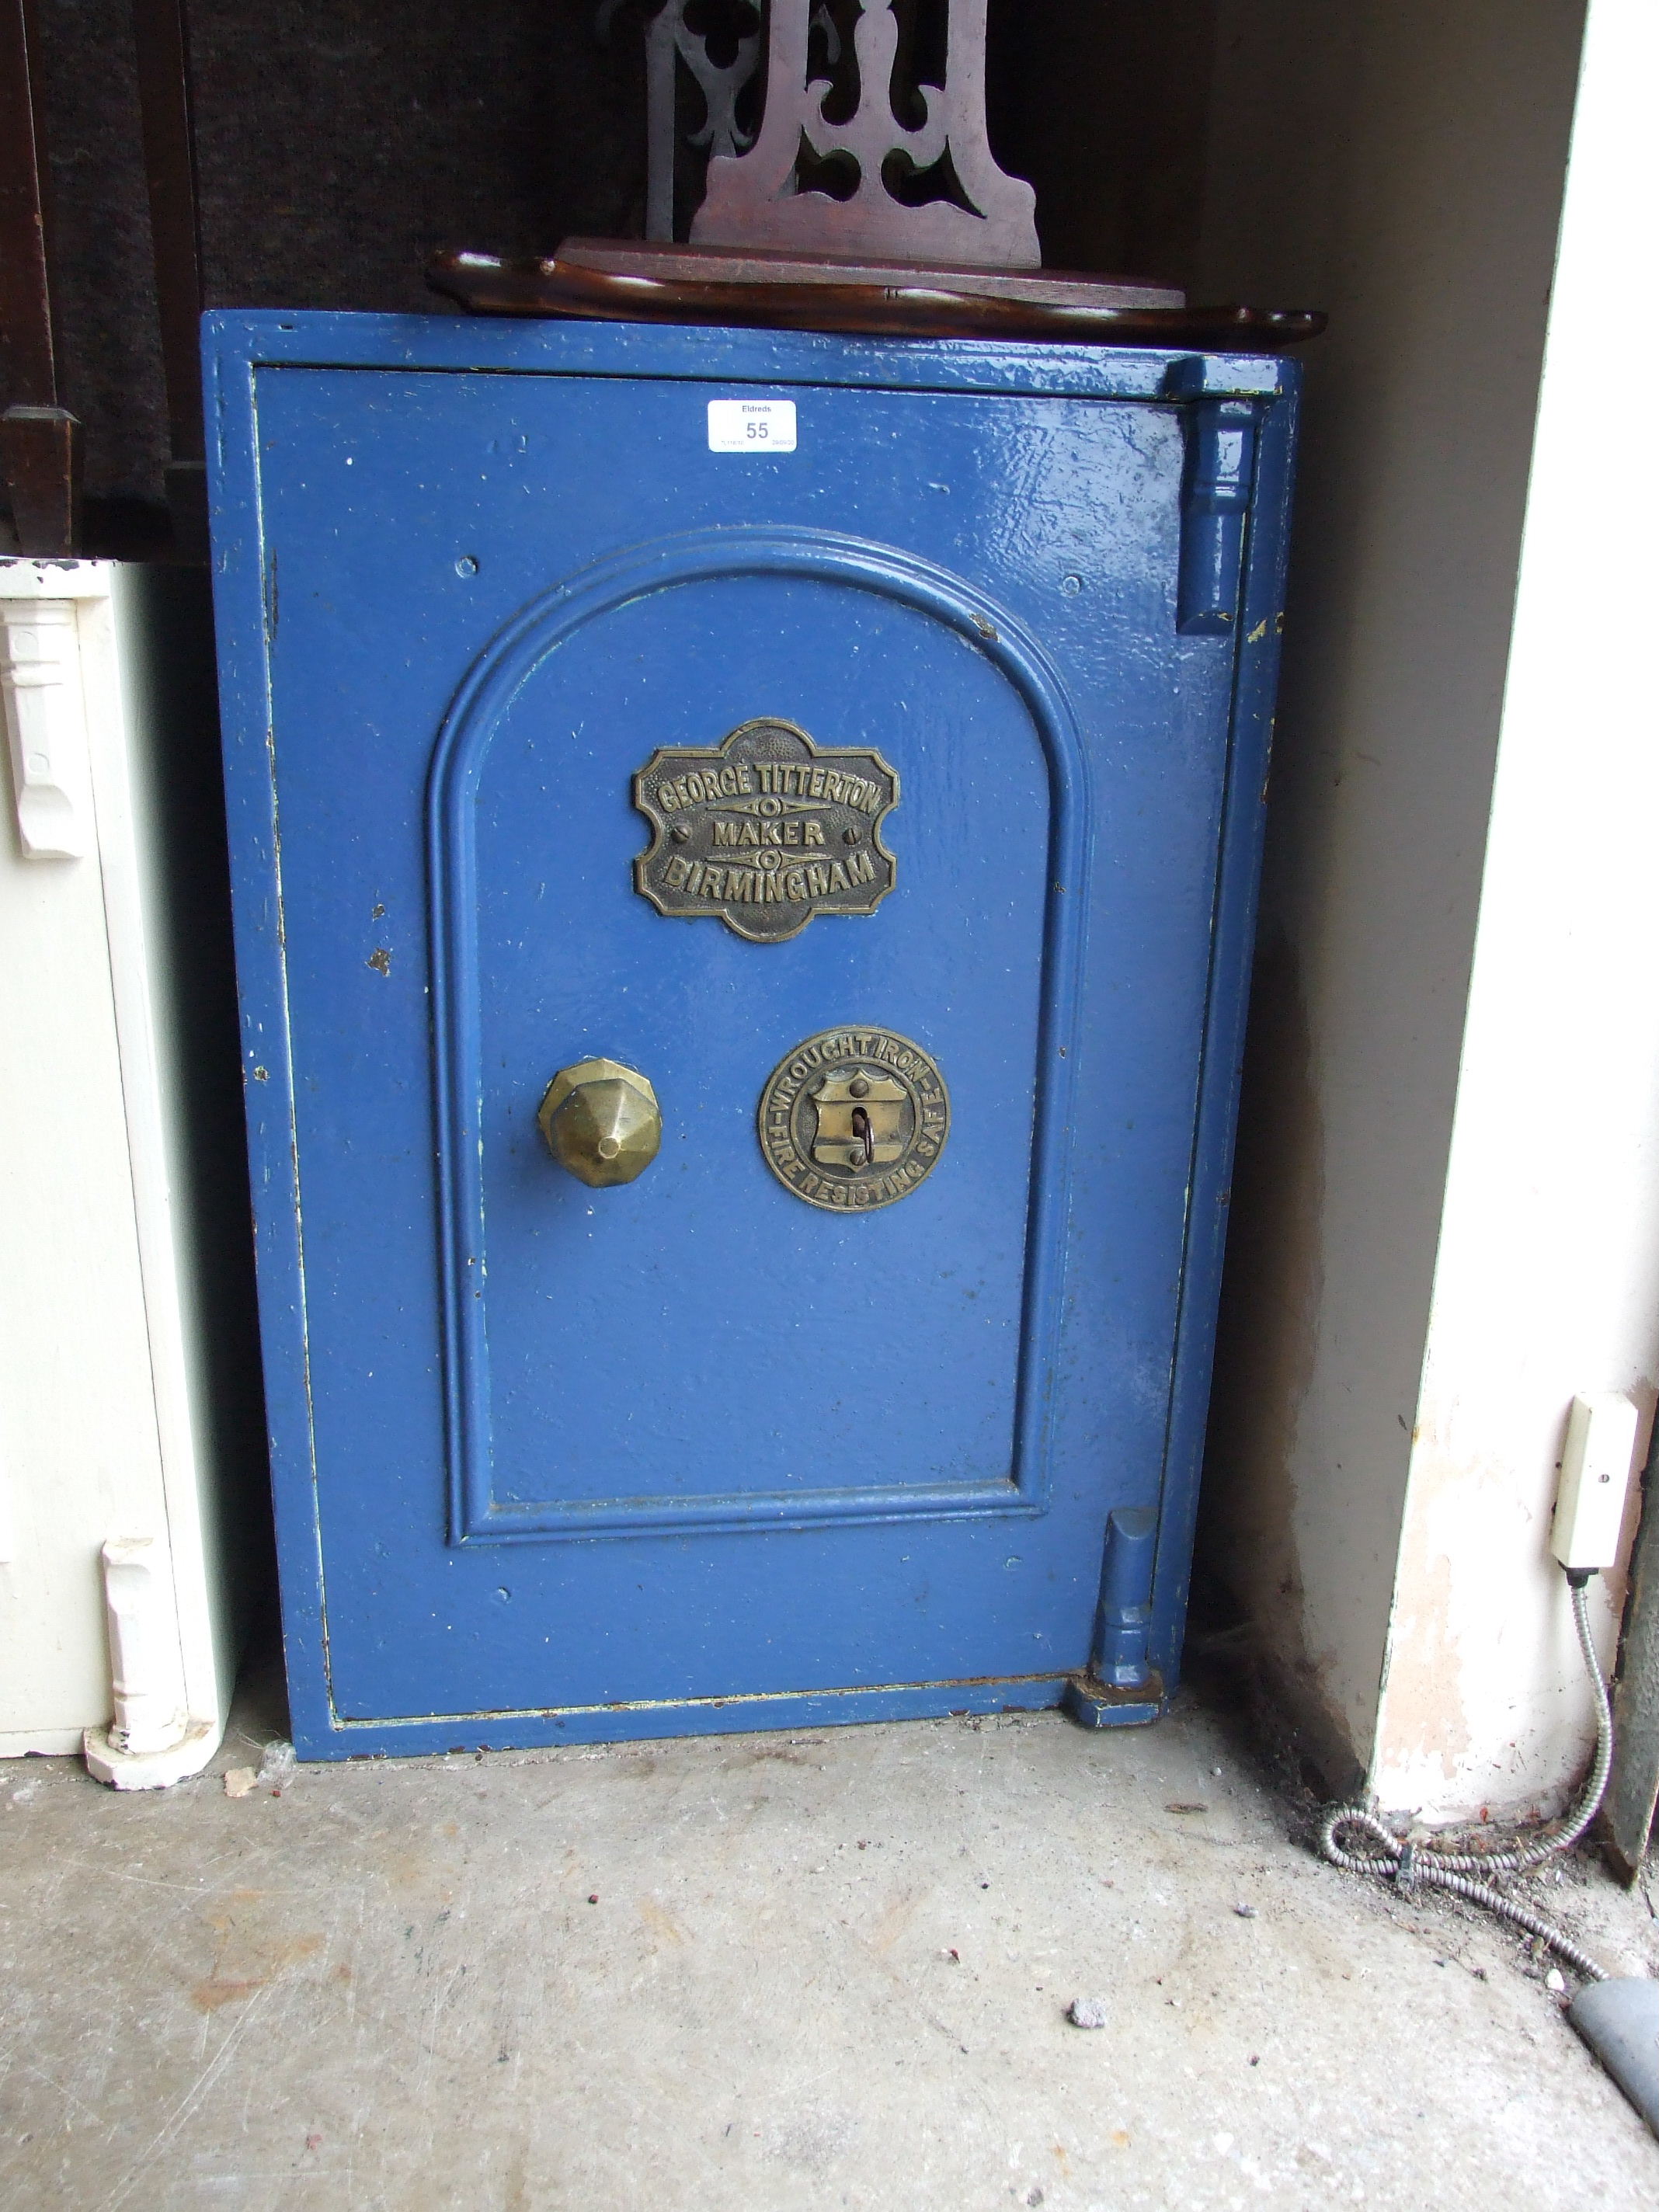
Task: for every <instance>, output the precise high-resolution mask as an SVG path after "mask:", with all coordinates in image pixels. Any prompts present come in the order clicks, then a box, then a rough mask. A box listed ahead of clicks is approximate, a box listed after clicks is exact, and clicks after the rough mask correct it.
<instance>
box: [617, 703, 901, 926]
mask: <svg viewBox="0 0 1659 2212" xmlns="http://www.w3.org/2000/svg"><path fill="white" fill-rule="evenodd" d="M898 796H899V780H898V776H897V774H896V771H895V770H894V769H890V768H889V767H888V765H887V763H886V762H885V761H884V759H883V758H882V757H881V755H880V754H879V753H878V752H874V751H872V750H869V749H868V748H867V747H861V746H835V747H830V746H828V745H817V744H814V743H813V742H812V740H811V738H809V737H808V736H807V734H806V732H805V730H801V729H797V728H796V726H795V725H794V724H793V722H781V721H776V720H773V719H771V718H770V717H766V716H763V717H762V718H761V719H760V720H757V721H753V722H744V723H743V724H742V725H741V726H739V727H738V728H737V729H735V730H733V731H732V734H731V736H730V737H728V738H726V739H724V740H723V742H722V743H721V744H719V745H717V746H714V747H712V748H708V749H706V750H705V749H696V748H692V747H689V746H683V745H674V746H668V747H665V749H664V750H661V751H659V752H654V753H653V754H652V756H651V757H650V759H649V760H648V761H647V763H646V764H645V766H644V767H643V768H642V769H641V770H640V772H639V774H638V775H636V776H635V779H634V804H635V806H637V807H638V808H639V810H640V811H641V814H643V815H644V817H645V818H646V820H647V822H648V823H650V824H651V828H652V832H653V836H652V839H651V845H650V848H649V850H648V851H647V852H644V853H641V854H640V856H639V858H638V859H637V860H635V863H634V882H635V889H636V890H639V891H640V892H641V894H642V895H643V896H645V897H646V898H648V899H649V900H650V902H651V903H652V905H653V906H654V907H655V908H656V909H657V911H658V913H659V914H666V915H690V916H691V917H692V918H693V919H695V918H696V917H697V916H699V915H714V916H717V917H718V918H719V919H720V921H723V922H724V923H725V924H726V927H727V928H728V929H734V930H736V932H737V933H738V936H739V937H747V938H749V939H751V940H752V941H753V942H754V943H756V944H757V945H772V944H776V943H778V942H780V941H781V939H784V938H787V937H794V936H796V935H798V934H799V932H800V931H801V930H803V929H805V927H806V925H807V923H808V922H809V921H811V919H812V917H813V915H815V914H873V913H874V912H875V910H876V908H877V907H878V905H879V904H880V902H882V900H883V899H884V898H885V897H886V896H887V894H888V892H889V891H890V890H892V888H893V882H894V878H895V877H896V873H897V869H896V864H895V862H894V860H893V856H892V854H890V852H889V851H888V850H887V848H886V847H885V846H884V844H883V843H882V842H881V825H882V823H883V822H884V820H885V819H886V817H887V816H888V815H889V814H890V813H891V811H892V810H893V809H894V807H896V805H898Z"/></svg>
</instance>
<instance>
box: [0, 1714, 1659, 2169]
mask: <svg viewBox="0 0 1659 2212" xmlns="http://www.w3.org/2000/svg"><path fill="white" fill-rule="evenodd" d="M258 1735H259V1729H258V1725H257V1723H256V1722H255V1721H253V1720H252V1719H250V1718H249V1717H247V1716H246V1715H244V1729H243V1735H242V1736H241V1738H240V1740H238V1739H237V1738H233V1739H232V1741H230V1743H229V1744H228V1747H227V1751H226V1753H225V1754H224V1755H223V1756H222V1758H221V1759H220V1761H219V1762H218V1769H219V1775H218V1776H216V1777H206V1778H203V1779H202V1780H200V1781H198V1782H195V1783H191V1784H185V1786H183V1787H182V1788H180V1789H179V1790H174V1791H173V1792H171V1793H168V1794H167V1795H163V1796H157V1797H125V1798H123V1797H117V1796H112V1795H111V1794H109V1793H107V1792H106V1791H104V1790H100V1789H99V1788H97V1787H96V1786H95V1785H94V1784H91V1783H89V1782H88V1780H87V1779H86V1778H85V1777H84V1776H83V1775H82V1773H81V1772H80V1771H79V1769H78V1767H77V1766H76V1765H74V1764H73V1763H71V1762H70V1761H68V1760H30V1761H27V1762H19V1763H17V1764H15V1765H9V1766H7V1767H5V1768H0V1903H3V1907H4V1910H3V1913H0V1959H3V1969H0V1970H3V1974H4V1991H5V2006H4V2015H5V2017H4V2025H3V2031H0V2204H3V2205H4V2206H6V2207H7V2208H23V2207H34V2206H45V2205H51V2206H54V2207H56V2206H73V2207H77V2208H78V2207H82V2206H86V2207H99V2208H108V2212H114V2208H116V2207H119V2206H125V2207H129V2208H131V2212H165V2208H171V2207H174V2206H177V2207H197V2206H208V2205H234V2206H237V2207H246V2208H250V2212H254V2208H264V2207H278V2206H280V2207H284V2208H288V2207H295V2208H306V2207H313V2206H314V2207H318V2208H323V2207H328V2208H334V2207H340V2208H353V2212H356V2208H370V2207H381V2206H385V2207H393V2208H404V2207H408V2208H411V2212H413V2209H414V2208H421V2212H425V2208H428V2207H431V2208H434V2212H436V2208H452V2207H453V2208H457V2212H472V2209H473V2208H480V2212H483V2208H495V2207H500V2208H503V2212H518V2209H519V2208H561V2212H562V2208H565V2207H569V2208H573V2212H574V2208H577V2207H580V2208H583V2212H592V2208H606V2212H610V2208H619V2212H634V2208H641V2212H645V2208H649V2212H678V2208H680V2207H686V2208H692V2207H696V2208H698V2212H703V2208H719V2212H727V2208H732V2212H748V2209H749V2208H753V2212H793V2208H796V2207H803V2208H805V2207H812V2208H817V2207H819V2206H823V2207H840V2206H850V2207H855V2208H864V2207H869V2208H883V2209H884V2208H889V2207H892V2208H904V2212H931V2208H934V2207H938V2208H940V2212H946V2209H947V2208H948V2212H981V2208H983V2212H1007V2208H1009V2207H1011V2206H1021V2205H1024V2206H1030V2205H1036V2204H1038V2203H1041V2204H1042V2205H1043V2206H1044V2207H1045V2208H1047V2212H1089V2208H1091V2207H1101V2208H1107V2207H1110V2208H1117V2207H1122V2206H1136V2205H1148V2206H1157V2207H1163V2206H1176V2205H1178V2206H1181V2207H1182V2208H1183V2212H1186V2208H1191V2212H1205V2208H1209V2207H1217V2208H1221V2207H1226V2208H1232V2207H1239V2206H1254V2205H1257V2204H1261V2205H1271V2206H1273V2207H1275V2208H1278V2207H1285V2208H1298V2207H1304V2206H1305V2207H1308V2208H1310V2212H1311V2208H1318V2212H1328V2208H1330V2207H1332V2206H1340V2205H1346V2204H1351V2203H1352V2204H1366V2205H1370V2206H1372V2207H1388V2208H1394V2207H1398V2208H1401V2212H1406V2208H1418V2207H1425V2206H1432V2207H1437V2208H1438V2207H1446V2208H1463V2207H1470V2208H1481V2212H1485V2208H1496V2207H1500V2206H1508V2205H1510V2204H1512V2203H1529V2204H1533V2205H1537V2206H1540V2207H1544V2208H1551V2207H1560V2206H1577V2205H1584V2206H1592V2205H1593V2206H1595V2207H1596V2208H1598V2212H1620V2208H1625V2207H1629V2208H1632V2212H1634V2208H1637V2207H1643V2208H1651V2207H1652V2206H1653V2205H1654V2204H1655V2203H1659V2143H1656V2142H1653V2141H1652V2140H1651V2139H1650V2137H1649V2136H1648V2135H1647V2134H1646V2133H1645V2131H1644V2129H1643V2128H1642V2126H1641V2124H1640V2123H1639V2122H1638V2120H1637V2118H1635V2116H1634V2115H1633V2114H1632V2112H1630V2111H1629V2110H1628V2109H1627V2108H1626V2106H1625V2104H1624V2103H1623V2102H1622V2100H1620V2097H1619V2095H1618V2093H1616V2091H1615V2090H1614V2089H1613V2087H1612V2086H1611V2084H1610V2083H1609V2082H1607V2081H1606V2080H1605V2079H1604V2078H1603V2077H1602V2076H1601V2074H1600V2073H1599V2072H1598V2070H1597V2069H1596V2068H1595V2064H1594V2063H1593V2062H1592V2061H1591V2060H1590V2059H1589V2057H1587V2056H1586V2054H1585V2053H1584V2052H1583V2051H1582V2050H1581V2049H1580V2048H1579V2046H1578V2045H1577V2041H1576V2039H1574V2038H1573V2036H1572V2034H1571V2032H1570V2031H1569V2029H1568V2028H1567V2027H1566V2026H1565V2022H1564V2021H1562V2020H1561V2019H1560V2018H1559V2010H1558V2005H1557V2002H1556V2001H1555V2000H1554V1999H1553V1997H1552V1996H1550V1995H1549V1993H1548V1992H1547V1990H1546V1989H1545V1988H1544V1986H1543V1984H1542V1982H1541V1973H1542V1971H1543V1969H1542V1968H1541V1967H1539V1966H1534V1965H1533V1964H1532V1963H1531V1962H1530V1961H1529V1960H1528V1959H1527V1958H1526V1957H1525V1955H1524V1954H1522V1952H1521V1951H1520V1950H1519V1949H1517V1948H1516V1947H1515V1946H1513V1945H1512V1944H1511V1943H1510V1941H1509V1940H1508V1938H1507V1937H1506V1936H1504V1935H1502V1934H1499V1933H1498V1932H1497V1931H1496V1930H1494V1929H1492V1928H1490V1927H1489V1926H1487V1925H1486V1924H1485V1923H1480V1922H1479V1921H1477V1920H1475V1919H1474V1918H1473V1917H1456V1915H1455V1913H1454V1912H1452V1911H1447V1910H1445V1909H1444V1908H1443V1907H1440V1906H1438V1905H1435V1904H1432V1903H1425V1904H1423V1905H1420V1906H1419V1905H1409V1904H1406V1903H1402V1902H1401V1901H1398V1900H1395V1899H1393V1898H1392V1897H1389V1896H1383V1895H1378V1894H1374V1893H1371V1892H1370V1890H1369V1889H1362V1888H1360V1887H1358V1886H1356V1885H1354V1884H1352V1883H1351V1882H1349V1881H1346V1880H1345V1879H1344V1878H1343V1877H1341V1876H1340V1875H1337V1874H1335V1873H1334V1872H1331V1871H1329V1870H1328V1869H1324V1868H1322V1867H1321V1866H1320V1865H1318V1864H1316V1863H1314V1862H1312V1861H1311V1860H1310V1858H1309V1857H1308V1856H1307V1854H1306V1852H1305V1850H1304V1849H1302V1848H1301V1847H1300V1846H1299V1845H1298V1844H1295V1843H1293V1842H1292V1841H1291V1840H1290V1838H1289V1835H1288V1832H1287V1830H1288V1827H1289V1826H1290V1825H1291V1822H1290V1821H1289V1820H1288V1818H1287V1814H1286V1813H1285V1808H1284V1807H1283V1806H1282V1805H1281V1804H1280V1803H1279V1802H1278V1801H1277V1800H1276V1799H1275V1798H1274V1797H1273V1796H1272V1795H1271V1794H1270V1793H1269V1792H1268V1791H1267V1790H1266V1788H1265V1787H1264V1786H1263V1785H1262V1784H1261V1782H1260V1781H1259V1780H1257V1779H1255V1778H1254V1777H1253V1775H1252V1772H1251V1770H1250V1768H1249V1765H1248V1763H1246V1762H1243V1761H1242V1760H1241V1759H1240V1758H1239V1756H1238V1755H1237V1753H1236V1752H1235V1751H1234V1750H1233V1749H1232V1748H1231V1747H1230V1743H1229V1739H1228V1737H1227V1735H1226V1733H1225V1730H1224V1729H1222V1728H1221V1726H1220V1725H1219V1724H1218V1723H1217V1722H1215V1721H1214V1720H1212V1719H1211V1718H1210V1717H1206V1715H1205V1714H1204V1713H1203V1712H1202V1711H1199V1710H1197V1709H1196V1708H1194V1707H1192V1706H1190V1705H1189V1706H1188V1707H1186V1708H1185V1709H1184V1710H1182V1711H1177V1713H1176V1715H1175V1716H1174V1717H1171V1718H1170V1720H1169V1721H1167V1722H1166V1723H1164V1725H1163V1726H1161V1727H1160V1728H1158V1729H1156V1730H1147V1731H1137V1732H1133V1733H1127V1734H1122V1735H1086V1734H1084V1733H1082V1732H1080V1731H1079V1730H1078V1729H1074V1728H1073V1727H1072V1726H1071V1725H1070V1724H1069V1723H1066V1722H1065V1721H1063V1720H1061V1719H1059V1718H1057V1717H1041V1718H1036V1719H1028V1720H1022V1721H1016V1722H1005V1723H996V1722H987V1723H984V1724H982V1725H979V1724H975V1723H970V1722H943V1723H915V1724H910V1725H901V1726H896V1727H881V1728H866V1729H846V1730H840V1731H825V1732H824V1733H823V1734H819V1735H787V1736H785V1735H753V1736H746V1737H738V1736H733V1737H726V1738H722V1739H717V1740H704V1741H690V1742H675V1743H665V1744H656V1745H651V1746H637V1747H620V1748H617V1749H611V1750H605V1751H575V1750H569V1751H560V1752H555V1753H533V1754H521V1753H493V1754H491V1755H489V1756H488V1757H486V1758H484V1759H471V1758H459V1759H438V1760H435V1761H432V1762H429V1763H424V1764H422V1763H413V1762H411V1763H409V1764H406V1765H392V1764H377V1765H348V1766H342V1767H332V1768H324V1767H311V1768H303V1769H301V1770H300V1771H298V1772H297V1773H294V1774H292V1775H290V1776H289V1778H288V1779H287V1780H286V1781H285V1782H284V1783H283V1786H282V1789H281V1794H280V1795H276V1794H274V1793H273V1791H272V1790H271V1788H270V1787H269V1786H266V1787H264V1788H261V1789H259V1790H256V1791H254V1792H253V1793H252V1794H251V1795H249V1796H244V1797H241V1798H240V1799H233V1798H231V1797H229V1796H227V1794H226V1790H225V1786H224V1783H223V1780H222V1778H220V1777H222V1771H223V1769H224V1768H225V1767H227V1766H234V1765H238V1764H241V1763H245V1762H247V1761H248V1760H249V1759H250V1757H251V1756H257V1753H251V1752H250V1745H249V1739H250V1738H253V1739H257V1738H258ZM1551 1897H1552V1903H1553V1904H1556V1905H1559V1906H1560V1909H1561V1911H1562V1912H1563V1914H1564V1916H1565V1917H1566V1918H1568V1919H1569V1920H1570V1921H1571V1923H1572V1924H1573V1925H1574V1926H1575V1927H1576V1928H1577V1929H1580V1930H1581V1931H1582V1932H1583V1933H1584V1934H1585V1935H1586V1936H1588V1937H1589V1938H1591V1939H1592V1940H1593V1941H1594V1942H1595V1945H1596V1946H1597V1947H1599V1948H1600V1949H1601V1952H1602V1953H1603V1954H1604V1955H1605V1956H1606V1958H1607V1960H1608V1962H1609V1963H1610V1964H1612V1965H1613V1966H1617V1967H1620V1968H1622V1969H1623V1970H1625V1971H1632V1970H1634V1971H1646V1972H1656V1971H1659V1923H1655V1922H1654V1920H1653V1919H1652V1918H1651V1917H1650V1913H1649V1911H1648V1910H1647V1908H1646V1906H1645V1904H1644V1899H1642V1897H1641V1895H1640V1893H1638V1894H1637V1895H1636V1896H1635V1897H1634V1898H1633V1899H1632V1898H1631V1897H1628V1896H1626V1894H1625V1893H1622V1892H1620V1891H1619V1890H1617V1889H1616V1888H1615V1887H1613V1885H1612V1883H1610V1882H1609V1881H1607V1880H1606V1879H1605V1878H1604V1877H1603V1876H1602V1875H1600V1874H1599V1873H1597V1872H1595V1870H1594V1869H1573V1870H1572V1871H1571V1873H1570V1874H1569V1875H1568V1876H1567V1878H1566V1879H1565V1881H1563V1882H1562V1883H1560V1884H1559V1885H1554V1884H1553V1885H1552V1886H1551ZM1241 1906H1249V1908H1251V1915H1250V1916H1246V1915H1245V1914H1243V1913H1242V1912H1241V1911H1240V1910H1239V1909H1238V1908H1240V1907H1241ZM1073 1996H1098V1997H1100V1998H1103V2000H1104V2001H1105V2003H1106V2006H1107V2008H1108V2010H1109V2026H1108V2027H1106V2028H1105V2029H1104V2030H1103V2031H1102V2032H1098V2033H1085V2032H1082V2031H1080V2030H1079V2029H1078V2028H1076V2027H1071V2026H1069V2025H1068V2024H1067V2023H1066V2018H1065V2011H1066V2005H1067V2004H1068V2002H1070V2000H1071V1999H1072V1998H1073Z"/></svg>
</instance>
